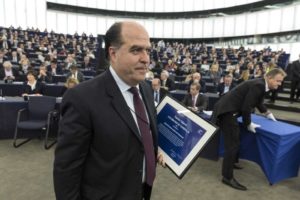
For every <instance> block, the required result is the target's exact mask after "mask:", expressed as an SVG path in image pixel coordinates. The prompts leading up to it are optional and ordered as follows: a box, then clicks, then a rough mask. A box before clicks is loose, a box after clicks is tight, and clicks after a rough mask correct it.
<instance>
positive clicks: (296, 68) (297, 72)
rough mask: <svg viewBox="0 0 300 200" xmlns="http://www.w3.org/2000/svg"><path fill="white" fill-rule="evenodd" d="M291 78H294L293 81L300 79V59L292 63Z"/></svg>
mask: <svg viewBox="0 0 300 200" xmlns="http://www.w3.org/2000/svg"><path fill="white" fill-rule="evenodd" d="M291 78H292V81H299V80H300V62H299V60H296V61H294V62H293V64H292V69H291Z"/></svg>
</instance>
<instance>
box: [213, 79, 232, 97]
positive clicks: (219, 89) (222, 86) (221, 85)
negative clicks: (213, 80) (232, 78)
mask: <svg viewBox="0 0 300 200" xmlns="http://www.w3.org/2000/svg"><path fill="white" fill-rule="evenodd" d="M234 86H235V84H234V83H231V85H230V87H229V91H230V90H232V88H234ZM224 88H225V84H224V82H223V83H220V84H219V85H218V89H217V92H218V93H219V96H223V95H224ZM229 91H228V92H229Z"/></svg>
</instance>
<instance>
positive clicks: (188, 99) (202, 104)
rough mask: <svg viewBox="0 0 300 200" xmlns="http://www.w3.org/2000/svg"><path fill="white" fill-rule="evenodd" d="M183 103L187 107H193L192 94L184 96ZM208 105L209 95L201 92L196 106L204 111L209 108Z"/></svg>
mask: <svg viewBox="0 0 300 200" xmlns="http://www.w3.org/2000/svg"><path fill="white" fill-rule="evenodd" d="M182 103H183V104H184V105H185V106H187V107H193V101H192V95H191V94H187V95H186V96H185V97H184V99H183V101H182ZM207 105H208V97H207V96H205V95H203V94H199V95H198V98H197V100H196V107H197V108H198V111H199V112H202V111H203V110H205V109H206V108H207Z"/></svg>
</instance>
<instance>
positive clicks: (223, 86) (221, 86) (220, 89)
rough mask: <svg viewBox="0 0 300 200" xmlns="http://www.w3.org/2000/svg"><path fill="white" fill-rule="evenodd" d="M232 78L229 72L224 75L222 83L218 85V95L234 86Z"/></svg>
mask: <svg viewBox="0 0 300 200" xmlns="http://www.w3.org/2000/svg"><path fill="white" fill-rule="evenodd" d="M232 79H233V78H232V75H231V74H227V75H225V76H224V81H223V83H220V84H219V85H218V94H219V96H220V97H221V96H223V95H224V94H226V93H227V92H228V91H229V90H231V89H232V88H234V86H235V85H234V84H233V83H232Z"/></svg>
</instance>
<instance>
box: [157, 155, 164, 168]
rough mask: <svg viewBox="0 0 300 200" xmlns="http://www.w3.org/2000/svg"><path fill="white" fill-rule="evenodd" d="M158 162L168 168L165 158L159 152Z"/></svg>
mask: <svg viewBox="0 0 300 200" xmlns="http://www.w3.org/2000/svg"><path fill="white" fill-rule="evenodd" d="M157 162H158V164H160V165H161V166H162V167H166V163H165V161H164V156H163V154H162V153H161V152H158V154H157Z"/></svg>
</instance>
